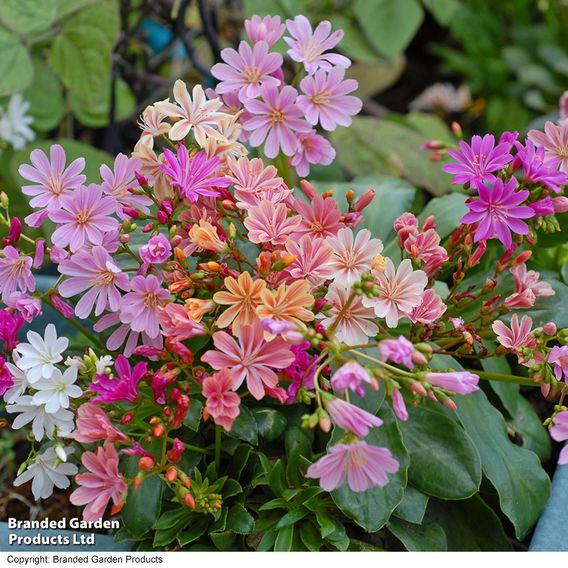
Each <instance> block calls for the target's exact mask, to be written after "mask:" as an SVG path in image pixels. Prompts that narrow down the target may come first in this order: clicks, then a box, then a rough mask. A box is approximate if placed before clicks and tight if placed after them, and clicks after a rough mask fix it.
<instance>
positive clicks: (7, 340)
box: [0, 310, 24, 351]
mask: <svg viewBox="0 0 568 568" xmlns="http://www.w3.org/2000/svg"><path fill="white" fill-rule="evenodd" d="M23 325H24V318H23V317H22V316H21V315H19V314H15V313H14V314H12V313H10V312H9V311H8V310H0V341H3V342H4V351H12V350H13V349H14V347H16V345H17V344H18V340H17V337H18V332H19V331H20V329H21V328H22V326H23Z"/></svg>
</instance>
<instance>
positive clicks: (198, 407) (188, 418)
mask: <svg viewBox="0 0 568 568" xmlns="http://www.w3.org/2000/svg"><path fill="white" fill-rule="evenodd" d="M202 411H203V403H202V402H201V401H200V400H199V399H197V398H195V397H193V398H192V399H191V403H190V404H189V410H188V411H187V414H186V415H185V418H184V420H183V423H184V424H185V425H186V426H187V427H188V428H190V429H191V430H193V431H194V432H197V430H198V429H199V423H200V422H201V412H202Z"/></svg>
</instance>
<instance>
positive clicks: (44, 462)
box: [14, 447, 79, 501]
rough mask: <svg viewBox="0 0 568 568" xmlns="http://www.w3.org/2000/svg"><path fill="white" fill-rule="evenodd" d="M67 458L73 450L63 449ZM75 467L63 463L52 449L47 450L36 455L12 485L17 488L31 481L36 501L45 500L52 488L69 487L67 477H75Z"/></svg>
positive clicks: (76, 469)
mask: <svg viewBox="0 0 568 568" xmlns="http://www.w3.org/2000/svg"><path fill="white" fill-rule="evenodd" d="M63 451H64V452H65V454H66V457H68V456H69V455H70V454H72V453H73V451H74V449H73V448H71V447H69V448H63ZM78 471H79V470H78V468H77V466H76V465H74V464H72V463H63V462H62V461H61V460H60V458H59V456H58V455H57V453H56V451H55V449H54V448H53V447H50V448H48V449H47V450H46V451H45V452H43V453H41V454H38V455H37V457H36V458H35V460H34V461H33V463H31V464H30V465H29V466H28V469H27V470H26V471H24V473H22V474H21V475H19V476H18V477H17V478H16V479H15V481H14V485H15V486H16V487H19V486H20V485H23V484H24V483H27V482H28V481H30V480H31V479H33V481H32V493H33V494H34V497H35V499H36V501H37V500H38V499H47V498H48V497H50V496H51V494H52V493H53V486H55V487H57V488H58V489H67V488H68V487H69V485H70V481H69V479H68V476H71V475H75V474H76V473H77V472H78Z"/></svg>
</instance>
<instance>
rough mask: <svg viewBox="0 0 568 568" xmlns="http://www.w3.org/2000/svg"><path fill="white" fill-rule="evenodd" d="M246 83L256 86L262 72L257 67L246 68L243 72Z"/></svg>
mask: <svg viewBox="0 0 568 568" xmlns="http://www.w3.org/2000/svg"><path fill="white" fill-rule="evenodd" d="M244 75H245V78H246V80H247V83H251V84H256V83H258V82H259V81H260V78H261V77H262V71H261V70H260V69H259V68H258V67H247V68H246V69H245V71H244Z"/></svg>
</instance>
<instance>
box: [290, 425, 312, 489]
mask: <svg viewBox="0 0 568 568" xmlns="http://www.w3.org/2000/svg"><path fill="white" fill-rule="evenodd" d="M312 439H313V432H308V431H307V430H305V429H304V428H300V427H299V426H292V427H291V428H288V430H286V436H285V440H284V444H285V448H286V455H287V457H288V460H287V464H286V478H287V480H288V483H289V484H290V485H292V486H294V485H301V484H302V483H303V481H304V477H303V473H304V472H303V471H302V466H301V462H302V457H311V455H312Z"/></svg>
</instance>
